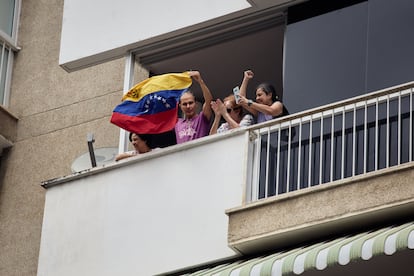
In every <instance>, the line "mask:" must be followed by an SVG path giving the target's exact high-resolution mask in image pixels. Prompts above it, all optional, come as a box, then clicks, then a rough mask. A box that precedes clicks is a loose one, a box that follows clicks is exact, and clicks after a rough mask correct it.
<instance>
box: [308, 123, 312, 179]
mask: <svg viewBox="0 0 414 276" xmlns="http://www.w3.org/2000/svg"><path fill="white" fill-rule="evenodd" d="M312 123H313V118H312V115H311V117H310V120H309V166H308V187H310V186H311V176H312V175H311V173H312Z"/></svg>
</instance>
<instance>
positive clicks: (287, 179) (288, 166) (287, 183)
mask: <svg viewBox="0 0 414 276" xmlns="http://www.w3.org/2000/svg"><path fill="white" fill-rule="evenodd" d="M291 132H292V121H289V139H288V158H287V172H286V173H287V176H286V185H287V187H286V191H289V192H290V190H289V187H290V185H289V183H290V147H291V145H290V144H291Z"/></svg>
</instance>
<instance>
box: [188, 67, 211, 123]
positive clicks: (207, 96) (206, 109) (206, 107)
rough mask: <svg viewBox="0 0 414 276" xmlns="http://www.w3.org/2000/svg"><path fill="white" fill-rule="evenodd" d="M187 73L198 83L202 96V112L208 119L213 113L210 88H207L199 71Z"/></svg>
mask: <svg viewBox="0 0 414 276" xmlns="http://www.w3.org/2000/svg"><path fill="white" fill-rule="evenodd" d="M189 74H190V76H191V77H192V78H193V79H194V80H196V81H197V82H198V84H199V85H200V88H201V91H202V92H203V98H204V104H203V114H204V116H206V118H207V119H208V120H210V119H211V116H212V113H213V112H212V110H211V105H210V104H211V101H212V100H213V96H212V95H211V92H210V89H208V87H207V85H206V84H205V82H204V80H203V78H202V77H201V74H200V72H199V71H190V72H189Z"/></svg>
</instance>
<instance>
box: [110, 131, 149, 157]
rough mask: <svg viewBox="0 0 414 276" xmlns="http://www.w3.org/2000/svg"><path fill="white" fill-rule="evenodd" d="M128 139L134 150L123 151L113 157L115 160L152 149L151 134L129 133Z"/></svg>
mask: <svg viewBox="0 0 414 276" xmlns="http://www.w3.org/2000/svg"><path fill="white" fill-rule="evenodd" d="M129 141H130V142H131V143H132V145H133V146H134V150H131V151H127V152H123V153H120V154H118V155H117V156H116V157H115V161H119V160H121V159H125V158H128V157H132V156H135V155H138V154H141V153H146V152H150V151H151V150H152V144H151V135H150V134H138V133H132V132H131V133H130V134H129Z"/></svg>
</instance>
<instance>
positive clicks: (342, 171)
mask: <svg viewBox="0 0 414 276" xmlns="http://www.w3.org/2000/svg"><path fill="white" fill-rule="evenodd" d="M344 177H345V106H344V107H343V109H342V156H341V179H344Z"/></svg>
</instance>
